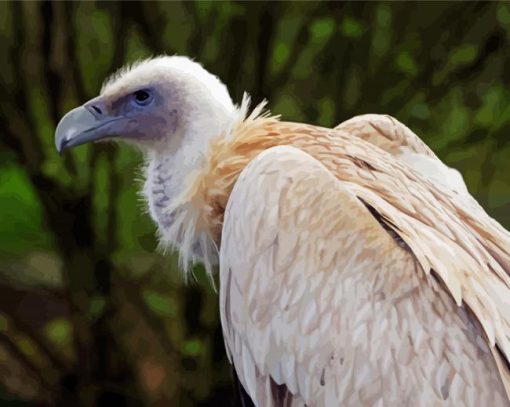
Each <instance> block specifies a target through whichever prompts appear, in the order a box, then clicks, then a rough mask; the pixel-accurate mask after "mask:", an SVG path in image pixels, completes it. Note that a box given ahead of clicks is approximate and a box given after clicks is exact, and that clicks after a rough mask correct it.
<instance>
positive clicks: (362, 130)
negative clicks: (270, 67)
mask: <svg viewBox="0 0 510 407" xmlns="http://www.w3.org/2000/svg"><path fill="white" fill-rule="evenodd" d="M335 130H342V131H346V132H348V133H350V134H352V135H354V136H357V137H359V138H361V139H363V140H366V141H368V142H369V143H371V144H374V145H376V146H377V147H379V148H381V149H383V150H384V151H386V152H388V153H390V154H391V155H393V156H394V157H396V158H398V159H400V160H401V161H403V162H405V163H406V164H408V165H409V166H411V167H412V168H413V169H415V170H416V171H418V172H419V173H421V174H423V175H425V176H426V177H427V178H429V179H430V180H432V181H434V182H437V183H439V184H442V185H444V186H446V187H448V188H450V189H452V190H454V191H457V192H460V193H467V192H468V190H467V187H466V184H465V183H464V179H463V178H462V175H461V174H460V172H459V171H457V170H456V169H454V168H449V167H447V166H446V165H445V164H444V163H443V162H442V161H441V160H440V159H439V158H437V156H436V155H435V154H434V152H433V151H432V150H431V149H430V148H429V147H428V146H427V145H426V144H425V143H424V142H423V141H422V140H421V139H420V138H419V137H418V136H417V135H416V134H415V133H413V131H412V130H411V129H409V127H407V126H406V125H404V124H403V123H401V122H399V121H398V120H397V119H395V118H394V117H391V116H389V115H382V114H365V115H361V116H355V117H353V118H351V119H349V120H346V121H345V122H343V123H340V124H339V125H338V126H336V127H335Z"/></svg>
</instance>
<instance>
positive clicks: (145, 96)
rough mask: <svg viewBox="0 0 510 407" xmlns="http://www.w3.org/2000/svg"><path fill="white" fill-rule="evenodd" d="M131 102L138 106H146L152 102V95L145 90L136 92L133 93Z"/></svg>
mask: <svg viewBox="0 0 510 407" xmlns="http://www.w3.org/2000/svg"><path fill="white" fill-rule="evenodd" d="M133 100H134V102H135V103H136V104H137V105H138V106H147V105H148V104H149V103H150V102H151V101H152V94H151V93H150V92H149V91H147V90H137V91H136V92H135V93H133Z"/></svg>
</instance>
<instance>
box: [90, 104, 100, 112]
mask: <svg viewBox="0 0 510 407" xmlns="http://www.w3.org/2000/svg"><path fill="white" fill-rule="evenodd" d="M90 107H91V108H92V109H94V111H95V112H96V113H97V114H103V112H102V111H101V109H100V108H99V107H98V106H96V105H92V106H90Z"/></svg>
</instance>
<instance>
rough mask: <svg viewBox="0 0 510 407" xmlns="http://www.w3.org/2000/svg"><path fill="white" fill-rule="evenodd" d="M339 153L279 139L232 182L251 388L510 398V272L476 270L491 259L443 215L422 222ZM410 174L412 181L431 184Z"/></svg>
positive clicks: (350, 398) (475, 400)
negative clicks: (509, 351)
mask: <svg viewBox="0 0 510 407" xmlns="http://www.w3.org/2000/svg"><path fill="white" fill-rule="evenodd" d="M354 153H355V151H354ZM377 154H378V153H377V152H376V155H377ZM355 156H356V154H354V155H353V157H355ZM349 163H350V164H349ZM335 165H336V167H335V168H336V169H335V170H334V171H332V168H331V163H330V165H329V166H328V165H324V164H323V163H322V162H321V161H319V160H318V159H316V158H314V157H312V155H309V154H307V153H305V152H303V151H301V150H299V149H296V148H293V147H288V146H279V147H273V148H270V149H269V150H267V151H265V152H263V153H261V154H260V155H259V156H257V157H256V158H255V159H254V160H253V161H252V162H251V163H250V164H249V165H248V166H247V167H246V168H245V169H244V170H243V172H242V173H241V176H240V177H239V179H238V181H237V182H236V184H235V187H234V190H233V191H232V194H231V196H230V199H229V202H228V206H227V209H226V213H225V219H224V226H223V232H222V242H221V250H220V273H221V276H220V278H221V288H220V294H221V296H220V301H221V317H222V325H223V329H224V334H225V340H226V346H227V350H228V352H229V354H230V357H231V359H232V361H233V363H234V366H235V368H236V371H237V373H238V375H239V378H240V380H241V382H242V384H243V386H244V387H245V388H246V390H247V392H248V394H250V396H251V397H252V399H253V400H254V401H255V403H256V404H257V405H264V406H266V405H267V406H271V405H304V404H307V405H338V404H342V405H359V404H376V403H382V404H383V405H392V403H393V404H394V403H395V402H400V403H402V402H404V403H407V404H409V403H411V404H413V405H434V404H436V403H437V402H438V401H445V400H446V401H447V404H453V405H455V404H459V403H460V404H462V403H463V404H466V405H484V404H487V403H489V404H491V405H506V403H508V399H507V396H506V394H505V390H504V384H505V380H507V378H505V377H504V376H503V374H504V372H505V370H504V369H505V368H506V366H505V365H504V364H505V363H506V360H505V358H504V349H503V348H504V346H506V342H505V340H506V341H508V330H507V329H508V320H506V319H505V318H502V316H501V312H499V311H501V309H502V307H504V306H508V304H507V303H506V305H505V304H502V303H498V301H502V300H501V298H502V297H501V295H503V294H505V293H508V292H509V291H508V285H507V283H508V280H506V281H505V282H503V283H502V282H501V280H499V282H498V281H496V280H497V279H498V276H497V274H496V273H492V277H490V276H489V277H488V280H489V281H488V282H486V284H485V285H484V284H478V281H477V278H479V274H480V273H481V274H483V273H484V272H485V271H480V269H481V268H483V267H481V266H480V264H479V263H477V262H476V260H472V258H471V253H466V251H467V250H468V249H464V248H462V247H461V246H458V245H451V244H448V242H446V241H445V239H444V238H443V233H446V232H444V227H443V228H439V231H436V229H435V228H434V226H430V225H424V227H422V228H417V225H418V223H417V224H413V222H412V221H411V220H409V219H408V218H409V215H408V214H406V213H405V210H404V209H403V208H400V207H399V206H398V204H397V203H398V202H397V203H396V202H394V201H393V200H392V199H384V198H383V197H384V196H385V194H386V195H387V194H391V191H385V190H383V191H378V192H377V193H375V192H374V191H373V190H372V189H371V188H370V185H367V184H366V182H368V181H367V180H365V181H366V182H365V183H364V182H363V181H362V182H359V183H357V182H352V180H349V177H348V176H346V175H345V174H346V173H348V172H349V168H348V167H349V165H352V166H353V167H356V165H355V163H354V162H353V161H349V160H345V161H342V160H340V161H339V162H336V164H335ZM386 170H387V171H390V172H391V171H392V170H393V169H392V168H387V169H386ZM353 171H354V169H353ZM355 172H356V173H357V174H358V175H360V173H359V168H358V167H356V168H355ZM361 175H363V174H361ZM391 175H394V176H395V177H398V176H399V175H400V173H399V172H398V171H397V170H395V174H391ZM412 176H413V174H412V173H411V174H410V178H411V179H410V180H408V181H407V185H405V186H404V188H411V189H412V188H413V187H415V188H416V189H419V188H420V187H421V188H425V187H424V186H423V185H422V183H423V182H422V181H421V180H420V179H418V180H413V179H412V178H413V177H412ZM369 178H370V177H368V176H367V179H369ZM403 182H404V183H405V182H406V181H405V180H403ZM425 184H426V182H425ZM396 193H397V195H398V190H397V191H396ZM430 195H431V196H432V198H430V199H431V200H434V195H433V194H432V193H430ZM427 197H428V196H427V195H425V198H427ZM390 198H391V197H390ZM393 198H395V197H393ZM397 198H398V197H397ZM397 198H395V199H397ZM400 199H405V198H402V197H400ZM397 201H398V199H397ZM436 204H437V206H439V208H435V210H438V211H441V210H443V211H445V212H448V211H450V210H451V209H450V208H446V209H442V205H443V204H442V203H438V202H430V203H428V205H432V206H434V205H436ZM424 210H425V211H426V210H427V208H424ZM429 215H430V213H427V214H426V215H425V217H426V216H429ZM419 224H423V223H422V222H421V221H420V222H419ZM453 230H454V231H455V230H456V229H455V227H453ZM450 237H451V236H449V237H448V238H450ZM434 242H435V243H434ZM469 267H474V268H475V278H474V281H471V280H473V279H472V276H471V275H470V272H471V270H470V269H469ZM487 267H489V266H487ZM494 267H495V266H494ZM500 268H501V267H500ZM500 271H501V270H500ZM476 273H478V274H476ZM507 277H508V276H507ZM462 278H466V279H470V281H469V283H470V284H467V283H466V282H465V281H461V280H462ZM487 285H488V286H489V288H493V289H494V291H493V292H492V293H494V292H496V291H497V290H500V292H498V298H496V299H490V298H488V296H489V294H490V293H489V292H488V288H487ZM471 289H474V290H477V289H478V290H479V292H474V293H468V292H466V290H471ZM505 290H506V291H505ZM489 291H490V290H489ZM450 294H451V295H450ZM452 297H453V298H455V300H456V301H457V303H458V304H459V305H460V304H462V300H464V301H465V304H467V305H468V306H462V307H459V306H458V305H457V304H456V303H455V301H454V300H452ZM473 307H474V308H476V309H472V308H473ZM498 307H499V308H498ZM486 308H487V309H488V310H487V309H486ZM484 317H485V320H483V318H484ZM491 318H494V319H496V320H492V319H491ZM486 338H488V340H487V339H486ZM497 340H498V341H499V342H496V341H497ZM494 343H498V344H501V349H502V350H501V354H500V353H498V352H500V351H499V350H497V349H496V348H494V347H492V345H493V344H494ZM491 352H495V353H494V355H495V356H493V353H491ZM496 359H497V360H496ZM498 363H499V368H500V369H502V370H501V371H502V372H503V373H501V371H498V367H497V364H498ZM284 403H288V404H284Z"/></svg>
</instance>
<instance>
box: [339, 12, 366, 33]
mask: <svg viewBox="0 0 510 407" xmlns="http://www.w3.org/2000/svg"><path fill="white" fill-rule="evenodd" d="M340 29H341V30H342V33H343V34H344V35H345V36H346V37H350V38H358V37H361V36H362V35H363V32H364V31H365V30H364V28H363V25H362V24H361V23H360V22H359V21H358V20H356V19H354V18H352V17H349V16H348V17H345V18H344V19H343V20H342V24H341V25H340Z"/></svg>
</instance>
